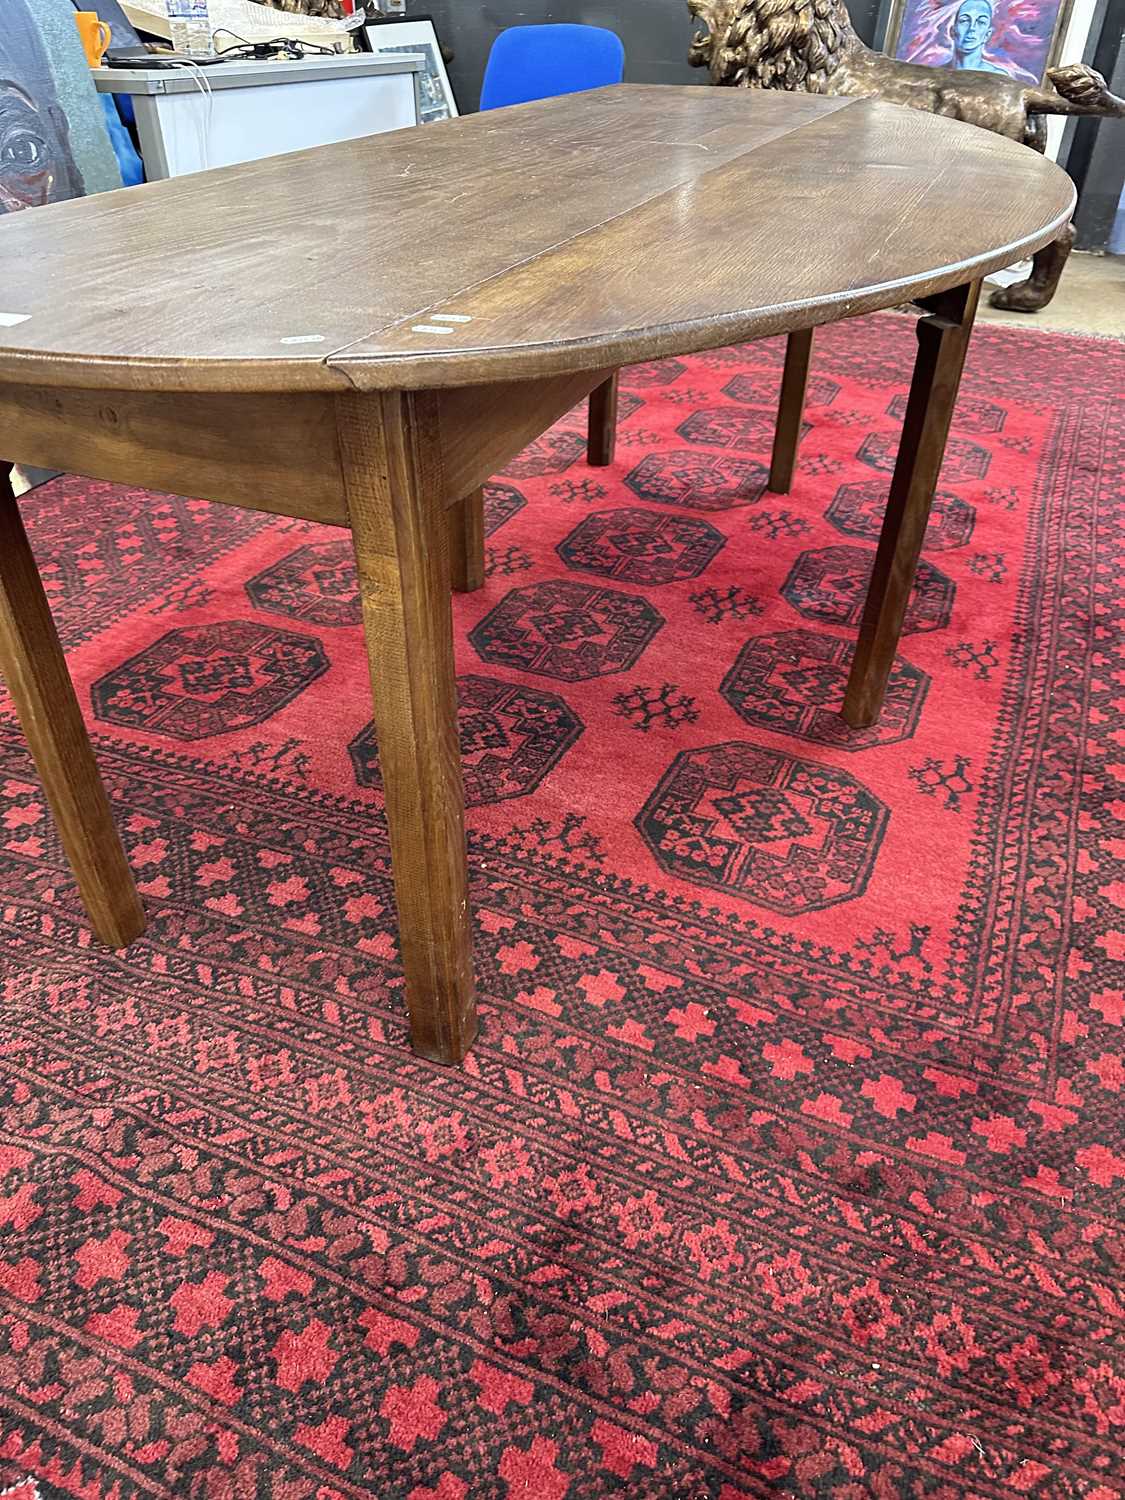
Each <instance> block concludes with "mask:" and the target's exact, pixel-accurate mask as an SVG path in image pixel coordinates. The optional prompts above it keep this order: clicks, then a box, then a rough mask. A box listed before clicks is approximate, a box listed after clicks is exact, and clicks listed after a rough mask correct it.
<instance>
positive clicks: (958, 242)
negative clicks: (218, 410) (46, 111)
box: [0, 85, 1074, 392]
mask: <svg viewBox="0 0 1125 1500" xmlns="http://www.w3.org/2000/svg"><path fill="white" fill-rule="evenodd" d="M1073 202H1074V190H1073V187H1072V186H1071V183H1070V181H1069V179H1068V178H1067V177H1066V176H1065V174H1064V173H1063V172H1061V171H1060V170H1059V168H1058V167H1056V166H1055V165H1054V164H1053V163H1051V162H1049V161H1044V160H1043V159H1042V158H1040V157H1039V156H1037V155H1036V154H1035V153H1034V152H1031V151H1028V150H1027V149H1025V148H1024V147H1022V146H1018V145H1016V144H1014V143H1013V142H1011V141H1008V140H1004V139H1002V138H1001V137H999V136H995V135H991V134H989V133H987V132H985V131H981V130H976V129H974V128H973V127H971V126H968V125H964V124H961V123H959V122H957V121H952V120H946V119H942V118H938V117H934V116H930V115H927V114H924V113H920V112H918V111H914V110H903V109H899V108H896V107H895V106H893V105H887V104H883V103H880V102H878V101H873V100H867V99H863V100H854V99H824V98H819V97H816V96H814V95H794V94H786V93H780V92H763V91H755V90H741V89H730V90H726V89H690V88H689V89H679V88H665V87H635V86H628V85H626V86H621V87H617V88H608V89H601V90H597V91H595V92H594V93H589V94H572V95H566V96H564V97H562V98H558V99H550V100H542V101H539V102H537V103H533V104H526V105H520V106H518V107H516V108H514V109H506V110H494V111H489V112H488V113H486V114H483V115H477V116H472V117H469V118H466V119H461V120H454V121H449V122H445V123H442V124H438V125H432V126H427V127H426V128H425V129H424V130H406V131H401V132H396V133H393V134H390V135H381V136H373V137H369V138H367V139H364V140H358V141H348V142H345V143H342V144H339V145H333V146H323V147H318V148H316V149H314V150H311V151H304V152H297V153H294V154H292V155H288V156H279V157H272V158H269V159H267V160H264V161H257V162H249V163H245V164H243V165H240V166H234V167H228V168H223V169H221V170H218V171H213V172H205V173H199V174H196V175H193V176H188V177H181V178H176V179H173V180H171V181H167V182H160V183H154V184H150V185H148V186H145V187H141V188H131V189H127V190H124V191H121V192H116V193H106V194H101V195H97V196H94V197H92V198H87V199H81V200H78V201H75V202H71V203H63V204H54V205H51V206H48V207H46V208H43V209H40V210H38V211H37V212H36V213H34V214H10V215H6V216H4V218H3V219H2V220H0V262H2V265H3V279H2V286H3V291H2V293H0V313H7V314H11V315H15V316H17V317H22V318H24V319H25V320H26V321H23V322H20V323H16V324H14V325H12V326H5V327H2V328H0V381H8V382H20V383H24V384H31V385H37V386H60V385H61V386H85V387H89V388H93V389H98V390H119V389H133V390H187V391H198V392H216V391H243V392H246V391H270V390H275V391H276V390H284V391H300V390H313V389H338V390H339V389H346V388H348V387H355V388H358V389H387V390H390V389H420V388H426V387H429V386H457V385H466V384H473V383H478V382H492V381H500V380H511V379H517V378H527V377H529V376H538V375H546V374H561V373H567V372H574V371H581V370H587V369H591V370H592V369H595V368H602V369H613V368H615V367H617V366H619V365H621V364H623V363H628V362H630V361H633V360H641V359H649V358H655V357H658V356H660V355H663V354H670V353H683V352H686V351H689V350H691V349H699V348H704V347H708V346H713V345H718V344H725V343H729V342H732V341H734V340H737V339H741V338H748V337H753V336H758V335H764V334H770V333H781V332H788V331H790V330H791V329H793V328H798V327H808V326H810V325H812V324H815V323H818V322H825V321H829V320H832V319H835V318H840V317H845V316H849V315H852V314H855V313H860V312H864V311H870V310H872V309H874V308H876V307H884V306H888V305H890V304H893V303H894V302H896V301H902V300H906V299H907V298H909V297H912V296H917V295H921V294H922V293H925V292H933V291H940V290H943V289H944V288H946V287H950V286H954V285H957V284H961V283H964V282H967V281H970V280H974V279H976V278H977V277H979V276H980V275H982V274H984V273H985V272H986V271H988V270H991V269H994V268H995V267H997V266H1000V265H1003V264H1006V263H1009V262H1011V261H1014V260H1017V259H1018V258H1019V257H1020V256H1021V255H1022V254H1024V253H1026V252H1027V251H1030V250H1033V249H1036V248H1037V247H1038V246H1040V245H1042V244H1045V243H1046V242H1047V241H1048V240H1050V239H1051V238H1052V237H1053V236H1054V235H1055V234H1056V233H1057V231H1058V229H1059V227H1060V226H1061V225H1062V224H1063V223H1065V222H1066V221H1067V219H1068V217H1069V215H1070V212H1071V208H1072V205H1073Z"/></svg>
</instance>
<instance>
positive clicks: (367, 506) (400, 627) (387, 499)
mask: <svg viewBox="0 0 1125 1500" xmlns="http://www.w3.org/2000/svg"><path fill="white" fill-rule="evenodd" d="M336 410H337V427H338V431H339V437H340V455H341V462H342V465H343V477H344V489H345V492H346V495H347V501H348V512H349V515H350V519H351V524H352V537H353V541H354V545H355V555H356V565H357V568H358V572H359V586H360V598H361V601H362V606H363V623H364V630H365V633H366V636H367V654H368V660H369V663H370V668H371V689H372V694H373V696H374V700H375V733H376V737H377V740H378V744H379V765H380V769H381V771H382V779H383V789H384V795H385V798H386V808H387V824H388V827H389V829H390V838H391V862H392V866H393V870H394V883H395V895H396V897H397V900H398V920H399V936H400V943H401V947H402V962H403V968H404V970H405V973H406V1003H407V1007H408V1009H409V1012H410V1040H411V1043H412V1044H413V1046H414V1050H415V1051H416V1052H419V1053H421V1054H422V1056H423V1057H430V1058H433V1059H435V1060H436V1061H438V1062H444V1063H454V1062H460V1060H461V1059H462V1058H463V1057H464V1055H465V1053H466V1052H467V1051H468V1049H469V1046H470V1044H471V1042H472V1040H473V1037H474V1036H475V1035H476V1006H475V1002H474V996H473V969H472V929H471V923H470V919H469V899H468V870H467V866H466V862H465V830H464V793H463V790H462V784H461V754H460V747H459V744H458V738H457V691H456V683H455V679H454V670H453V620H452V612H451V608H450V570H449V549H448V548H447V547H446V546H444V545H441V543H442V541H443V537H442V528H443V527H444V526H445V525H446V524H447V523H446V520H445V514H444V512H445V506H444V504H443V495H442V490H443V482H442V465H441V454H440V448H439V438H438V398H437V397H436V395H434V394H432V393H413V392H407V393H405V394H399V393H397V392H390V393H375V394H372V395H359V394H355V395H352V394H348V395H344V396H340V397H338V398H337V402H336Z"/></svg>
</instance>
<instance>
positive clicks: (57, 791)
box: [0, 464, 145, 948]
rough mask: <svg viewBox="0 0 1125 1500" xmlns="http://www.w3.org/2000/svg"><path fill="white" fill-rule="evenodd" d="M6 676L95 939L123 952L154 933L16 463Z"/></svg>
mask: <svg viewBox="0 0 1125 1500" xmlns="http://www.w3.org/2000/svg"><path fill="white" fill-rule="evenodd" d="M0 671H2V672H3V675H4V680H5V681H6V682H7V684H8V690H9V691H10V693H11V695H12V699H13V702H14V703H15V705H16V711H17V713H18V714H19V718H20V723H21V725H22V726H23V732H24V734H25V735H26V736H27V743H28V745H29V746H30V748H31V753H32V755H33V757H34V758H35V764H36V765H37V766H38V768H39V775H40V776H41V777H42V779H43V789H44V791H45V792H46V794H47V801H48V803H49V805H50V808H51V811H52V812H53V813H54V815H55V821H56V823H57V824H58V829H59V837H60V839H61V840H62V846H63V849H64V850H65V851H66V856H67V859H69V861H70V866H71V869H72V870H73V871H74V876H75V879H76V880H77V882H78V890H79V893H80V894H81V896H82V901H83V904H84V905H85V907H86V912H87V914H88V916H89V918H90V923H91V926H92V927H93V929H94V932H95V933H96V934H97V936H98V937H99V938H100V939H101V941H102V942H103V943H108V945H109V946H110V947H111V948H124V947H125V946H126V945H127V944H129V943H131V942H132V941H133V939H134V938H136V937H139V936H140V934H141V933H142V932H143V931H144V928H145V914H144V909H143V907H142V906H141V898H140V897H139V896H138V894H137V887H136V885H135V884H134V882H133V876H132V872H131V871H130V869H129V865H128V862H127V861H126V859H125V851H124V850H123V849H122V847H121V840H120V838H119V837H118V834H117V829H116V828H115V827H114V824H113V814H112V813H111V811H110V806H109V798H108V797H107V796H106V792H105V788H104V787H103V786H102V782H101V777H100V776H99V775H98V768H97V765H96V763H95V761H94V752H93V750H92V749H91V748H90V740H89V736H88V735H87V733H86V726H85V724H84V723H83V721H82V711H81V709H80V708H79V706H78V699H77V698H76V696H75V693H74V685H73V683H72V682H71V680H70V673H69V672H68V671H67V669H66V661H65V659H64V657H63V653H62V647H61V646H60V645H59V638H58V635H57V633H56V631H55V623H54V621H53V620H52V619H51V610H50V606H49V605H48V603H47V596H46V594H45V593H44V592H43V584H42V581H41V580H40V577H39V570H38V569H37V568H36V566H35V559H34V557H33V556H32V553H31V548H30V547H29V546H28V541H27V533H26V532H25V531H24V527H23V519H22V517H21V516H20V512H19V506H18V505H17V504H16V497H15V494H14V492H13V490H12V483H11V473H10V469H9V466H8V465H7V464H0Z"/></svg>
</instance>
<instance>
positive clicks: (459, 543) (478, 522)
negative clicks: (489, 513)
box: [446, 488, 484, 594]
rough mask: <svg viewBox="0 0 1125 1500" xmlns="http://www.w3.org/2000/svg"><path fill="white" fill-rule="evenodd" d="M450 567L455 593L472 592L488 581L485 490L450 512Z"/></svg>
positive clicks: (468, 498) (460, 502) (448, 512)
mask: <svg viewBox="0 0 1125 1500" xmlns="http://www.w3.org/2000/svg"><path fill="white" fill-rule="evenodd" d="M446 516H447V518H448V525H449V566H450V571H451V572H452V575H453V588H454V592H455V593H458V594H471V593H472V592H473V590H474V589H479V588H481V587H482V586H483V584H484V490H483V488H482V489H479V490H474V491H473V493H472V494H471V495H466V496H465V498H464V500H458V501H457V503H456V504H455V505H451V506H450V507H449V509H448V511H446Z"/></svg>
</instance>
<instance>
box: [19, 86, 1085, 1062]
mask: <svg viewBox="0 0 1125 1500" xmlns="http://www.w3.org/2000/svg"><path fill="white" fill-rule="evenodd" d="M1073 206H1074V193H1073V190H1072V188H1071V184H1070V182H1069V180H1068V179H1067V178H1066V176H1065V175H1064V174H1063V173H1062V172H1061V171H1060V170H1059V169H1058V168H1057V167H1056V166H1054V165H1053V164H1052V163H1050V162H1048V161H1044V160H1043V159H1042V158H1041V157H1040V156H1038V155H1037V154H1036V153H1034V152H1032V151H1029V150H1027V149H1025V148H1024V147H1022V146H1018V145H1015V144H1013V143H1012V142H1011V141H1008V140H1004V139H1002V138H1001V137H999V136H996V135H992V134H989V133H987V132H985V131H982V130H976V129H974V128H973V127H972V126H969V125H963V124H960V123H957V122H954V121H950V120H945V119H940V118H936V117H934V116H931V115H928V114H924V113H921V112H919V111H914V110H904V109H898V108H895V107H893V106H891V105H887V104H883V103H880V102H877V101H873V100H855V99H823V98H817V97H815V96H811V95H793V94H783V93H755V92H746V91H743V90H734V89H731V90H727V89H722V90H718V89H716V90H708V89H697V88H653V87H619V88H612V89H603V90H599V91H596V92H594V93H589V94H577V95H570V96H568V97H565V98H561V99H552V100H545V101H542V102H539V103H535V104H527V105H521V106H519V107H518V108H515V109H508V110H498V111H492V112H489V113H487V114H482V115H476V116H473V117H471V118H469V119H464V120H460V121H450V122H449V123H447V124H441V125H434V126H428V127H426V128H424V129H421V130H407V131H402V132H399V133H396V134H392V135H383V136H377V137H371V138H368V139H365V140H362V141H351V142H347V143H346V144H342V145H338V146H325V147H320V148H318V149H315V150H311V151H305V152H300V153H296V154H294V155H290V156H283V157H274V158H270V159H268V160H265V161H260V162H254V163H249V164H246V165H242V166H236V167H229V168H225V169H223V170H220V171H214V172H207V173H201V174H199V175H196V176H191V177H182V178H178V179H176V180H173V181H168V182H160V183H156V184H153V185H150V186H148V187H143V188H134V189H129V190H127V191H122V192H117V193H108V194H104V195H102V196H100V197H96V198H88V199H84V200H81V201H77V202H72V203H64V204H59V205H55V206H51V207H48V208H44V209H37V210H35V211H34V212H32V213H24V214H14V215H9V216H8V217H6V218H4V219H3V220H0V288H2V291H0V453H3V454H4V455H5V460H6V462H5V463H4V464H3V465H0V668H2V670H3V672H4V675H5V677H6V679H7V682H8V686H9V688H10V689H11V692H12V696H13V698H14V700H15V704H16V707H17V709H18V711H19V714H20V717H21V721H22V724H23V727H24V730H25V732H26V734H27V738H28V741H29V742H30V746H31V749H32V752H33V753H34V756H35V759H36V761H37V764H38V767H39V770H40V773H41V774H42V777H43V781H44V785H45V789H46V792H47V796H48V799H49V801H50V803H51V806H52V808H53V811H54V814H55V817H56V819H57V821H58V824H59V828H60V832H61V836H62V840H63V843H64V846H65V848H66V852H67V854H68V856H69V858H70V861H71V864H72V866H73V868H74V873H75V875H76V877H77V881H78V885H79V889H80V892H81V895H82V897H83V900H84V901H85V904H86V908H87V910H88V913H89V916H90V920H91V922H92V924H93V927H94V930H95V932H96V933H97V935H98V936H99V937H100V938H101V939H102V940H103V941H104V942H106V943H109V944H111V945H114V946H121V945H124V944H127V943H129V942H130V941H132V940H133V939H134V938H135V937H136V936H137V935H138V934H139V933H140V932H141V931H142V928H143V925H144V916H143V913H142V909H141V905H140V901H139V899H138V896H137V892H136V888H135V886H134V884H133V880H132V877H131V875H130V872H129V868H128V866H127V864H126V861H125V857H124V854H123V851H122V847H121V844H120V841H119V839H118V836H117V833H116V831H115V829H114V826H113V822H112V820H111V816H110V811H109V803H108V800H107V798H106V795H105V792H104V791H103V789H102V786H101V783H100V781H99V778H98V774H97V770H96V767H95V765H94V760H93V756H92V753H91V750H90V745H89V741H88V739H87V736H86V731H85V729H84V726H83V720H82V715H81V712H80V710H79V707H78V703H77V700H76V697H75V694H74V690H73V688H72V686H71V683H70V679H69V676H68V674H67V670H66V666H65V663H64V661H63V657H62V653H61V651H60V648H59V644H58V639H57V636H56V634H55V631H54V627H53V625H52V622H51V617H50V614H49V611H48V608H47V603H46V599H45V596H44V593H43V589H42V585H41V583H40V581H39V576H38V573H37V571H36V567H35V563H34V560H33V558H32V555H31V552H30V551H29V549H28V545H27V539H26V537H25V535H24V531H23V528H22V525H21V521H20V516H19V512H18V509H17V507H16V503H15V499H14V497H13V495H12V492H11V487H10V484H9V483H8V481H7V469H8V461H11V462H24V463H29V464H36V465H41V466H45V467H51V468H59V469H68V470H71V471H75V472H77V473H81V474H87V475H91V476H94V477H96V478H100V479H109V480H118V481H121V482H125V483H130V484H137V485H144V486H151V487H154V488H157V489H164V490H173V491H177V492H179V493H183V494H189V495H198V496H203V497H206V498H208V499H211V500H217V501H221V502H223V503H225V504H230V505H243V506H250V507H254V508H256V509H260V510H266V511H273V512H276V513H279V514H281V515H287V516H301V517H306V518H308V519H311V520H314V521H320V522H326V523H328V524H329V525H334V526H344V527H349V528H350V529H351V533H352V538H353V542H354V547H355V557H356V566H357V569H358V573H359V588H360V594H361V599H362V608H363V619H364V628H365V631H366V639H367V646H368V655H369V660H370V665H371V686H372V692H373V695H374V701H375V723H376V732H377V736H378V745H379V756H380V761H381V767H382V777H383V783H384V787H385V793H386V808H387V820H388V826H389V829H390V838H391V853H392V862H393V869H394V881H395V892H396V896H397V901H398V914H399V927H400V936H401V949H402V961H403V966H404V969H405V975H406V995H407V1004H408V1007H409V1012H410V1031H411V1038H412V1042H413V1045H414V1047H415V1048H416V1050H417V1051H418V1052H420V1053H422V1054H424V1055H425V1056H427V1057H432V1058H436V1059H439V1060H441V1061H443V1062H454V1061H457V1060H458V1059H460V1058H461V1057H463V1056H464V1054H465V1051H466V1049H467V1048H468V1047H469V1045H470V1043H471V1041H472V1039H473V1036H474V1034H475V1028H476V1015H475V1005H474V996H473V973H472V955H471V936H470V933H471V929H470V918H469V908H468V899H467V872H466V864H465V839H464V826H463V797H462V787H461V769H460V758H459V750H458V742H457V719H456V689H455V684H454V674H453V648H452V638H451V610H450V589H451V587H453V588H459V589H470V588H475V587H477V586H478V585H479V584H480V583H481V581H482V562H481V559H482V531H481V503H482V502H481V490H480V486H481V485H482V484H483V482H484V481H485V480H486V479H487V478H488V477H489V476H490V475H491V474H493V473H494V472H495V471H497V470H498V469H500V468H501V467H503V465H504V464H505V463H506V462H507V461H508V460H509V459H510V458H512V457H513V456H514V455H515V454H516V453H517V452H518V451H519V450H520V449H521V448H523V447H524V446H525V444H527V443H528V442H529V441H531V440H532V439H533V438H535V437H537V436H538V435H539V434H540V433H541V432H543V431H544V430H545V429H546V428H547V427H549V426H550V425H551V424H552V423H553V422H554V421H555V420H556V419H557V418H558V417H560V416H562V415H563V413H565V412H566V411H568V410H569V409H570V408H571V407H573V406H574V405H575V404H576V403H577V402H578V401H580V400H581V399H582V398H583V397H584V396H586V395H587V394H588V393H589V392H591V391H592V390H594V389H595V388H596V387H598V386H601V385H603V384H604V383H605V382H606V380H607V379H608V378H609V377H610V376H611V375H612V373H613V371H615V370H617V369H618V368H619V367H620V366H621V365H623V364H628V363H631V362H633V361H638V360H649V359H654V358H660V357H662V356H665V355H673V354H682V353H686V352H690V351H693V350H698V349H706V348H711V347H715V346H718V345H724V344H730V343H734V342H736V341H739V340H744V339H754V338H759V337H762V336H764V335H768V334H781V333H793V332H797V331H800V330H804V329H811V328H812V327H813V326H814V325H817V324H822V323H828V322H832V321H834V320H836V319H840V318H848V317H854V316H855V315H856V314H859V313H865V312H870V311H873V310H874V309H877V308H885V307H890V306H893V305H896V304H900V303H903V302H907V301H910V302H914V303H916V304H920V305H921V307H922V308H923V310H924V316H923V317H922V318H921V321H920V323H919V325H918V337H919V351H918V357H917V363H916V365H915V370H914V377H913V383H912V386H911V391H910V397H909V401H908V406H907V411H906V418H905V424H904V434H903V441H902V446H901V449H900V453H899V457H898V462H897V466H896V468H895V471H894V475H893V478H892V481H891V485H890V498H889V502H888V507H887V516H886V521H885V524H884V526H883V531H882V536H881V538H880V542H879V546H878V551H877V555H876V560H875V566H874V571H873V575H872V579H871V584H870V589H869V593H868V597H867V602H866V607H865V610H864V614H863V621H862V625H861V627H860V638H859V645H858V648H857V651H856V655H855V662H854V666H853V668H852V672H851V678H850V681H849V685H848V688H847V696H846V699H845V703H844V708H843V712H844V716H845V718H847V720H848V721H849V722H850V723H852V724H857V725H858V724H868V723H871V722H872V721H873V720H874V718H875V717H876V716H877V714H878V712H879V708H880V705H881V702H882V697H883V691H884V688H885V685H886V680H887V674H888V671H889V669H890V665H891V661H892V658H893V655H894V649H895V644H896V641H897V639H898V635H899V631H900V628H901V624H902V617H903V612H904V609H905V606H906V600H907V595H908V593H909V590H910V586H911V582H912V580H913V575H914V569H915V564H916V561H917V557H918V552H919V549H920V546H921V541H922V537H923V534H924V532H925V527H926V519H927V514H928V510H929V506H930V501H931V498H932V494H933V489H934V485H935V483H936V480H937V475H938V470H939V468H940V465H941V458H942V453H943V449H944V444H945V437H946V432H947V429H948V425H949V420H950V415H951V412H952V408H953V403H954V400H955V397H956V392H957V386H958V381H959V377H960V372H961V366H962V362H963V360H964V356H965V347H966V344H967V341H968V336H969V331H970V327H971V323H972V317H973V311H974V308H975V305H976V300H977V293H978V290H979V284H980V279H981V277H982V276H983V275H985V274H986V273H987V272H989V271H991V270H994V269H996V268H998V267H1000V266H1004V265H1008V264H1010V263H1011V262H1013V261H1015V260H1018V259H1019V258H1020V257H1021V256H1023V255H1025V254H1029V253H1030V252H1032V251H1034V250H1036V249H1038V248H1039V247H1040V246H1041V245H1045V244H1047V243H1048V242H1049V241H1050V240H1051V239H1053V238H1054V237H1055V235H1056V234H1057V233H1058V231H1059V229H1060V228H1061V226H1062V225H1064V224H1066V223H1068V222H1069V219H1070V215H1071V211H1072V209H1073Z"/></svg>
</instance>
